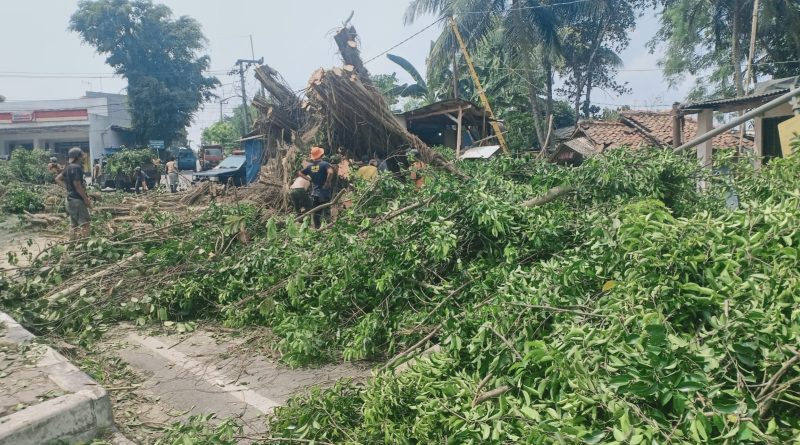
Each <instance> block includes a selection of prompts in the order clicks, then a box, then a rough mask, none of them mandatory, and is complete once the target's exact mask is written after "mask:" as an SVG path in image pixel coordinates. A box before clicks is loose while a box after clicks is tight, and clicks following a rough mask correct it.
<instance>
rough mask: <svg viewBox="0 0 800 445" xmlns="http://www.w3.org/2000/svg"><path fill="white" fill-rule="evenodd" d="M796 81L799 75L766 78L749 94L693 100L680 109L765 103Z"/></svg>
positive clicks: (782, 92)
mask: <svg viewBox="0 0 800 445" xmlns="http://www.w3.org/2000/svg"><path fill="white" fill-rule="evenodd" d="M798 82H800V76H794V77H785V78H782V79H771V80H766V81H764V82H759V83H758V84H757V85H756V87H755V88H754V89H753V94H749V95H747V96H742V97H730V98H725V99H711V100H704V101H700V102H693V103H689V104H685V105H681V109H682V110H698V109H709V108H711V109H717V108H721V107H722V106H729V105H737V104H747V103H748V102H764V103H766V102H767V100H766V99H770V98H773V97H776V96H779V95H781V94H784V93H788V92H789V90H791V89H792V88H793V86H794V85H798Z"/></svg>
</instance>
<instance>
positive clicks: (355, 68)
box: [254, 20, 463, 177]
mask: <svg viewBox="0 0 800 445" xmlns="http://www.w3.org/2000/svg"><path fill="white" fill-rule="evenodd" d="M348 22H349V20H348V21H347V22H345V24H344V26H343V27H342V28H340V29H339V30H338V31H337V32H336V33H335V34H334V41H335V42H336V45H337V47H338V48H339V53H340V55H341V57H342V60H343V62H344V66H342V67H335V68H332V69H329V70H325V69H319V70H317V71H315V72H314V73H313V74H312V75H311V78H310V80H309V82H308V85H307V87H306V90H305V95H306V101H305V103H304V104H302V105H301V102H300V100H299V98H298V97H297V96H296V94H295V93H294V92H292V91H291V89H290V88H289V87H288V86H287V85H286V83H285V82H284V81H283V80H282V78H281V77H280V74H279V73H278V72H277V71H276V70H275V69H273V68H271V67H269V66H267V65H263V66H261V67H259V68H258V69H257V70H256V78H257V79H258V80H259V81H260V82H261V84H262V85H263V86H264V88H265V89H266V90H267V91H268V92H269V93H270V97H269V98H266V97H263V96H258V97H257V98H256V99H255V100H254V105H255V106H256V108H257V109H258V110H259V112H260V116H259V125H260V127H261V129H262V132H263V133H264V134H266V133H267V132H270V131H273V129H282V130H286V131H290V132H292V134H294V136H293V139H292V142H293V143H294V144H295V145H297V146H298V147H299V148H301V149H304V150H305V149H307V148H308V147H309V146H310V144H311V142H312V141H314V140H324V144H323V145H325V146H326V148H327V151H328V153H335V151H336V150H337V149H338V148H340V147H341V148H343V149H344V150H345V152H346V153H347V154H348V156H350V157H351V158H354V159H360V158H361V157H362V156H369V157H373V156H376V155H380V156H382V157H384V158H386V159H387V162H388V164H389V167H390V169H392V170H393V171H399V169H400V167H401V165H403V166H404V165H406V164H407V161H406V157H405V154H406V152H407V151H408V150H417V151H418V152H419V153H420V157H421V159H422V160H423V161H424V162H426V163H428V164H430V165H432V166H434V167H437V168H441V169H443V170H446V171H449V172H450V173H453V174H456V175H458V176H461V177H463V174H462V173H461V172H460V171H459V170H458V169H457V168H456V167H455V166H454V165H453V164H452V163H451V162H449V161H448V160H447V159H446V158H445V157H444V156H442V155H441V154H440V153H438V152H436V151H434V150H431V149H430V148H429V147H428V146H427V145H426V144H425V143H424V142H422V141H421V140H420V139H419V138H418V137H416V136H414V135H412V134H411V133H409V132H408V131H407V130H406V128H405V127H404V126H403V125H402V124H400V122H399V121H398V120H397V119H396V118H395V116H394V114H393V113H392V111H391V110H390V109H389V107H388V105H387V104H386V101H385V100H384V99H383V96H382V95H381V94H380V92H379V91H378V90H377V89H376V88H375V87H374V86H373V85H372V81H371V80H370V75H369V71H368V70H367V69H366V67H365V66H364V63H363V61H362V60H361V54H360V51H359V49H358V34H357V33H356V30H355V28H354V27H353V26H351V25H349V23H348Z"/></svg>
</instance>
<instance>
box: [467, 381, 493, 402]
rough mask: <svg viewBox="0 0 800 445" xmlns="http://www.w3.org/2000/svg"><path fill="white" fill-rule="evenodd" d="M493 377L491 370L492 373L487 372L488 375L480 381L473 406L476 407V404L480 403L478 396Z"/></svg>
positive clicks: (473, 399)
mask: <svg viewBox="0 0 800 445" xmlns="http://www.w3.org/2000/svg"><path fill="white" fill-rule="evenodd" d="M492 377H493V375H492V373H491V372H490V373H488V374H486V377H484V378H483V379H481V381H480V382H479V383H478V387H477V388H475V397H473V398H472V407H473V408H474V407H475V405H477V404H478V396H479V395H480V394H481V390H482V389H483V387H484V386H486V384H487V383H489V380H491V379H492Z"/></svg>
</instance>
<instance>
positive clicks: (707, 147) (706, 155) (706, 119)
mask: <svg viewBox="0 0 800 445" xmlns="http://www.w3.org/2000/svg"><path fill="white" fill-rule="evenodd" d="M713 129H714V110H709V109H706V110H703V111H701V112H700V115H699V116H698V118H697V135H698V136H700V135H703V134H706V133H708V132H709V131H711V130H713ZM712 141H713V138H710V139H708V140H707V141H705V142H703V143H701V144H700V145H698V146H697V161H698V162H699V163H700V166H701V167H705V168H711V156H712V150H713V149H712V146H713V142H712Z"/></svg>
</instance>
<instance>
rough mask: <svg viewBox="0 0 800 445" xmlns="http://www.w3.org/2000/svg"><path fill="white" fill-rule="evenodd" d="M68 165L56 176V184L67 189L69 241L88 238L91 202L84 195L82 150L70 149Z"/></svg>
mask: <svg viewBox="0 0 800 445" xmlns="http://www.w3.org/2000/svg"><path fill="white" fill-rule="evenodd" d="M67 157H68V158H69V164H67V166H66V168H64V171H63V172H61V173H60V174H59V175H58V176H56V182H57V183H58V184H59V185H60V186H62V187H64V188H65V189H67V203H66V204H67V213H68V214H69V221H70V225H71V226H72V232H70V239H75V238H76V237H77V236H81V237H87V236H89V222H90V219H89V209H90V208H92V202H91V201H90V200H89V196H88V195H87V194H86V181H85V180H84V177H83V150H81V149H80V148H78V147H74V148H71V149H70V150H69V154H68V155H67Z"/></svg>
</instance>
